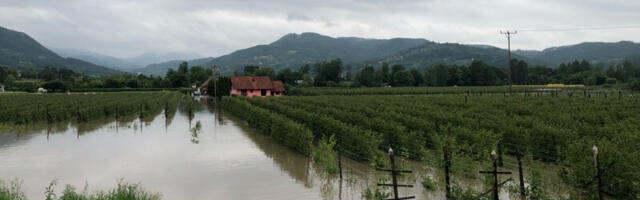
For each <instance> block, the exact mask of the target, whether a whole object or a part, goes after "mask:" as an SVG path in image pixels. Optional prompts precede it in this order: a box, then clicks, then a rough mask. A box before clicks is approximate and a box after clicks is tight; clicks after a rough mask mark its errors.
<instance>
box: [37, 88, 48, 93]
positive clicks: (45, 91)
mask: <svg viewBox="0 0 640 200" xmlns="http://www.w3.org/2000/svg"><path fill="white" fill-rule="evenodd" d="M38 93H47V89H44V88H38Z"/></svg>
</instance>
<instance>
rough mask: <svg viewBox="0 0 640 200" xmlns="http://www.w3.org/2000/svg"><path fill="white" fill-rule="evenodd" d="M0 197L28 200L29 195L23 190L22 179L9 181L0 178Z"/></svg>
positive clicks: (6, 199)
mask: <svg viewBox="0 0 640 200" xmlns="http://www.w3.org/2000/svg"><path fill="white" fill-rule="evenodd" d="M0 199H3V200H26V199H27V197H26V196H25V195H24V193H23V192H22V180H19V179H14V180H12V181H10V182H9V183H7V182H5V181H3V180H0Z"/></svg>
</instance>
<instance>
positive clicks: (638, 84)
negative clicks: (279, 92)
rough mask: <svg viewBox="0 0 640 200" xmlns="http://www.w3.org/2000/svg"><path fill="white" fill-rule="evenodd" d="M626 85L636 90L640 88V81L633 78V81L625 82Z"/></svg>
mask: <svg viewBox="0 0 640 200" xmlns="http://www.w3.org/2000/svg"><path fill="white" fill-rule="evenodd" d="M627 85H628V87H629V88H630V89H632V90H636V91H638V90H640V81H638V80H633V81H631V82H629V84H627Z"/></svg>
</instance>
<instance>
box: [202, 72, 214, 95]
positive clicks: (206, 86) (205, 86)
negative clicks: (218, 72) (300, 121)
mask: <svg viewBox="0 0 640 200" xmlns="http://www.w3.org/2000/svg"><path fill="white" fill-rule="evenodd" d="M212 80H213V76H210V77H209V78H208V79H207V80H206V81H204V82H203V83H202V84H200V91H202V94H204V95H208V94H209V82H211V81H212Z"/></svg>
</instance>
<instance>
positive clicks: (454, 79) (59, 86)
mask: <svg viewBox="0 0 640 200" xmlns="http://www.w3.org/2000/svg"><path fill="white" fill-rule="evenodd" d="M509 72H510V73H511V74H509ZM212 73H213V72H212V69H211V68H207V67H202V66H191V67H190V66H189V65H188V63H187V62H183V63H181V64H180V65H179V66H178V67H177V69H175V70H174V69H169V70H168V71H167V74H166V76H164V77H161V76H146V75H142V74H137V75H136V74H127V73H122V74H111V75H103V76H97V77H96V76H88V75H85V74H82V73H78V72H74V71H72V70H70V69H66V68H55V67H45V68H30V69H26V70H23V71H18V70H15V69H12V68H8V67H2V66H0V84H3V85H5V87H6V88H7V89H9V90H14V91H31V92H33V91H36V90H37V88H39V87H43V88H46V89H49V90H51V91H68V90H72V89H83V88H184V87H191V86H192V85H194V84H195V85H196V86H199V85H200V84H202V83H203V82H204V81H206V80H207V79H208V78H209V77H210V76H211V74H212ZM233 75H247V76H269V77H271V79H273V80H281V81H283V83H285V84H286V85H293V86H301V87H309V86H317V87H381V86H382V87H384V86H396V87H398V86H402V87H406V86H494V85H506V84H508V82H509V76H510V77H511V83H512V84H515V85H541V84H549V83H564V84H583V85H605V84H606V85H613V84H626V85H627V86H628V87H629V88H631V89H635V90H640V66H635V65H634V64H632V63H631V62H628V61H624V62H621V63H618V64H612V65H609V66H604V65H601V64H599V65H595V64H592V63H590V62H588V61H585V60H582V61H577V60H576V61H574V62H569V63H563V64H560V65H559V66H557V67H553V68H551V67H547V66H540V65H536V66H530V65H529V64H528V63H526V62H524V61H521V60H516V59H514V60H512V61H511V70H509V69H508V68H500V67H496V66H491V65H489V64H487V63H484V62H482V61H480V60H474V61H472V62H471V63H469V64H468V65H459V64H437V65H433V66H428V67H424V68H415V67H414V68H407V67H405V66H403V65H400V64H393V65H390V64H388V63H381V64H380V66H378V67H374V66H370V65H367V66H360V67H356V68H355V69H353V70H352V68H351V66H345V65H344V64H343V62H342V61H341V60H340V59H334V60H330V61H323V62H318V63H315V64H313V65H310V64H306V65H303V66H301V67H299V68H298V69H292V68H280V69H278V70H277V71H276V70H275V69H274V68H272V67H263V66H255V65H250V66H245V67H244V69H243V71H236V72H234V73H233Z"/></svg>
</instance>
